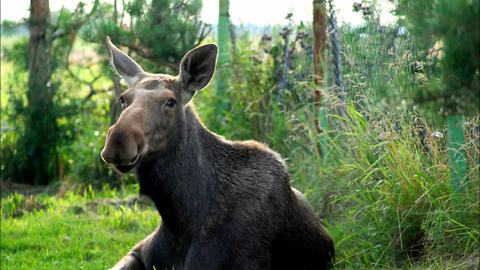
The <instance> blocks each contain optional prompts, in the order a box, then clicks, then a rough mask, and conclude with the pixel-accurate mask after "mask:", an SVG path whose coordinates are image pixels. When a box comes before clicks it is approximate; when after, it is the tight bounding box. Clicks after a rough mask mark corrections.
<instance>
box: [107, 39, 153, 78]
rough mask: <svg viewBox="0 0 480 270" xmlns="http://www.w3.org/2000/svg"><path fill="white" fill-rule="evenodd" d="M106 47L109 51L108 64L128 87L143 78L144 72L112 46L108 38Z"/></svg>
mask: <svg viewBox="0 0 480 270" xmlns="http://www.w3.org/2000/svg"><path fill="white" fill-rule="evenodd" d="M107 46H108V50H109V51H110V63H111V64H112V66H113V67H114V68H115V70H116V71H117V72H118V74H119V75H120V76H122V78H123V79H124V80H125V82H126V83H127V84H128V86H132V85H134V84H135V83H136V82H137V81H138V80H140V79H141V78H142V77H143V76H144V71H143V69H142V67H140V65H139V64H137V62H135V61H134V60H133V59H132V58H130V56H128V55H127V54H126V53H124V52H122V51H121V50H120V49H119V48H117V47H116V46H115V45H113V43H112V41H111V40H110V37H108V36H107Z"/></svg>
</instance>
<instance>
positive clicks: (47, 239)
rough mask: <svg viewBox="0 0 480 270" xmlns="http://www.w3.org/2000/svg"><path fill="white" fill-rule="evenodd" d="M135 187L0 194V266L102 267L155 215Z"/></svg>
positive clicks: (148, 227)
mask: <svg viewBox="0 0 480 270" xmlns="http://www.w3.org/2000/svg"><path fill="white" fill-rule="evenodd" d="M135 190H136V187H133V188H125V189H122V190H120V191H113V190H110V189H104V190H103V191H101V192H94V191H92V190H91V189H86V190H85V191H82V192H80V194H81V195H80V194H78V192H67V193H65V194H64V195H61V196H49V195H47V194H40V195H27V196H24V195H19V194H12V195H8V196H6V197H3V198H2V217H1V265H0V266H1V267H0V268H1V269H39V270H40V269H106V268H109V267H111V266H113V264H114V263H115V262H116V261H117V260H118V259H119V258H121V257H122V256H123V255H124V254H126V252H128V250H129V249H130V248H131V247H133V245H135V244H136V243H137V242H138V241H140V240H141V239H143V238H145V237H146V236H147V235H148V234H150V233H151V232H152V231H153V230H154V229H155V228H156V227H157V226H158V225H159V224H160V218H159V216H158V214H157V212H156V210H155V209H154V207H153V206H152V205H150V204H149V202H148V201H144V200H138V197H137V196H135V195H134V194H135Z"/></svg>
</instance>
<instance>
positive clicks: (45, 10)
mask: <svg viewBox="0 0 480 270" xmlns="http://www.w3.org/2000/svg"><path fill="white" fill-rule="evenodd" d="M49 24H50V8H49V4H48V0H31V1H30V21H29V27H30V41H29V66H28V72H29V73H28V94H27V100H28V107H27V110H26V115H25V134H24V135H23V144H22V145H23V148H24V151H25V153H26V162H25V164H24V165H23V168H21V172H20V175H21V176H22V179H19V180H21V181H22V182H27V183H30V184H36V185H40V184H47V183H49V182H50V181H51V180H55V179H57V178H58V154H57V151H56V150H57V149H56V147H57V141H58V136H57V134H58V132H57V122H56V120H57V119H56V115H55V104H54V102H53V98H54V96H55V87H54V86H53V85H52V83H51V82H50V77H51V66H50V54H51V41H50V33H49Z"/></svg>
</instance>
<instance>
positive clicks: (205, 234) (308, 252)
mask: <svg viewBox="0 0 480 270" xmlns="http://www.w3.org/2000/svg"><path fill="white" fill-rule="evenodd" d="M107 45H108V48H109V50H110V53H111V63H112V65H113V67H114V68H115V70H116V71H117V72H118V74H120V75H121V76H122V77H123V79H124V80H125V81H126V83H127V84H128V86H129V88H128V89H127V90H126V91H125V92H123V93H122V95H121V96H120V102H121V103H122V105H123V107H124V109H123V111H122V113H121V114H120V116H119V118H118V120H117V122H116V123H115V124H114V125H113V126H112V127H110V129H109V130H108V135H107V138H106V142H105V147H104V149H103V150H102V153H101V156H102V158H103V160H104V161H105V162H106V163H108V164H111V165H112V166H113V167H115V168H116V169H117V170H119V171H120V172H127V171H129V170H131V169H135V171H136V174H137V177H138V181H139V183H140V192H141V193H143V194H145V195H147V196H149V197H150V198H151V199H152V200H153V202H154V203H155V206H156V207H157V209H158V212H159V213H160V215H161V217H162V224H161V226H160V228H158V229H157V230H156V231H155V232H153V233H152V234H151V235H150V236H148V237H147V238H146V239H144V240H143V241H141V242H140V243H139V244H137V245H136V246H135V247H134V248H133V249H132V250H131V251H130V252H129V253H128V254H127V255H126V256H125V257H124V258H122V259H121V260H120V261H119V262H118V263H117V264H116V265H115V266H114V267H113V269H132V270H136V269H158V270H160V269H188V270H190V269H327V268H329V267H330V266H331V264H332V261H333V256H334V246H333V241H332V239H331V238H330V236H329V235H328V234H327V233H326V231H325V230H324V228H323V227H322V226H321V224H320V223H319V221H318V218H317V217H316V216H315V214H314V212H313V210H312V208H311V206H310V204H309V203H308V201H307V200H306V199H305V197H304V196H303V195H302V194H301V193H300V192H299V191H297V190H295V189H293V188H291V187H290V184H289V180H290V179H289V175H288V173H287V171H286V167H285V164H284V163H283V161H282V159H281V157H280V156H279V155H278V154H277V153H276V152H274V151H272V150H270V149H269V148H268V147H267V146H265V145H263V144H261V143H258V142H255V141H243V142H234V141H228V140H225V139H224V138H222V137H221V136H218V135H216V134H214V133H212V132H210V131H209V130H208V129H207V128H205V126H204V125H203V124H202V123H201V121H200V120H199V119H198V117H197V116H196V114H195V111H194V109H193V106H192V105H191V104H190V103H189V102H190V100H191V99H192V98H193V96H194V95H195V93H196V92H197V91H199V90H201V89H203V88H204V87H205V86H206V85H207V84H208V83H209V81H210V79H211V78H212V76H213V73H214V70H215V62H216V58H217V46H216V45H214V44H209V45H204V46H201V47H198V48H195V49H193V50H191V51H190V52H188V53H187V54H186V55H185V56H184V58H183V60H182V61H181V64H180V72H179V74H178V76H169V75H164V74H151V73H147V72H145V71H143V69H142V68H141V67H140V66H139V65H138V64H137V63H135V61H134V60H132V59H131V58H130V57H129V56H128V55H126V54H125V53H123V52H122V51H121V50H119V49H118V48H117V47H115V46H114V45H113V44H112V43H111V42H110V39H109V38H107Z"/></svg>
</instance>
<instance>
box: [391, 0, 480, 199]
mask: <svg viewBox="0 0 480 270" xmlns="http://www.w3.org/2000/svg"><path fill="white" fill-rule="evenodd" d="M479 9H480V6H479V4H478V1H472V0H457V1H450V0H424V1H408V0H398V2H397V13H398V14H400V15H403V16H404V18H405V19H404V20H403V23H404V24H405V25H406V26H407V28H408V29H409V31H410V32H411V33H412V35H413V37H414V38H415V39H416V41H417V44H418V45H419V47H420V50H421V54H423V55H424V56H425V55H428V54H429V53H430V51H431V48H432V47H433V46H434V44H441V45H442V46H441V51H442V54H443V57H440V59H439V61H440V67H439V69H437V72H434V73H431V74H428V76H429V77H430V78H429V79H430V80H429V81H428V82H426V83H424V84H423V85H420V87H417V88H416V89H415V91H414V93H413V98H414V100H415V101H416V102H417V103H420V104H422V105H423V107H424V108H428V109H430V111H433V113H435V114H441V115H446V116H447V124H448V157H449V163H450V178H451V182H452V188H453V190H454V191H461V190H462V189H463V188H464V187H465V184H466V182H465V181H466V166H467V165H466V159H465V154H464V151H463V144H464V117H465V115H478V113H479V110H480V89H479V86H480V85H479V82H480V80H479V70H480V50H479V49H478V48H480V22H479V20H478V18H479V16H480V12H479ZM438 81H440V82H441V83H438Z"/></svg>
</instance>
